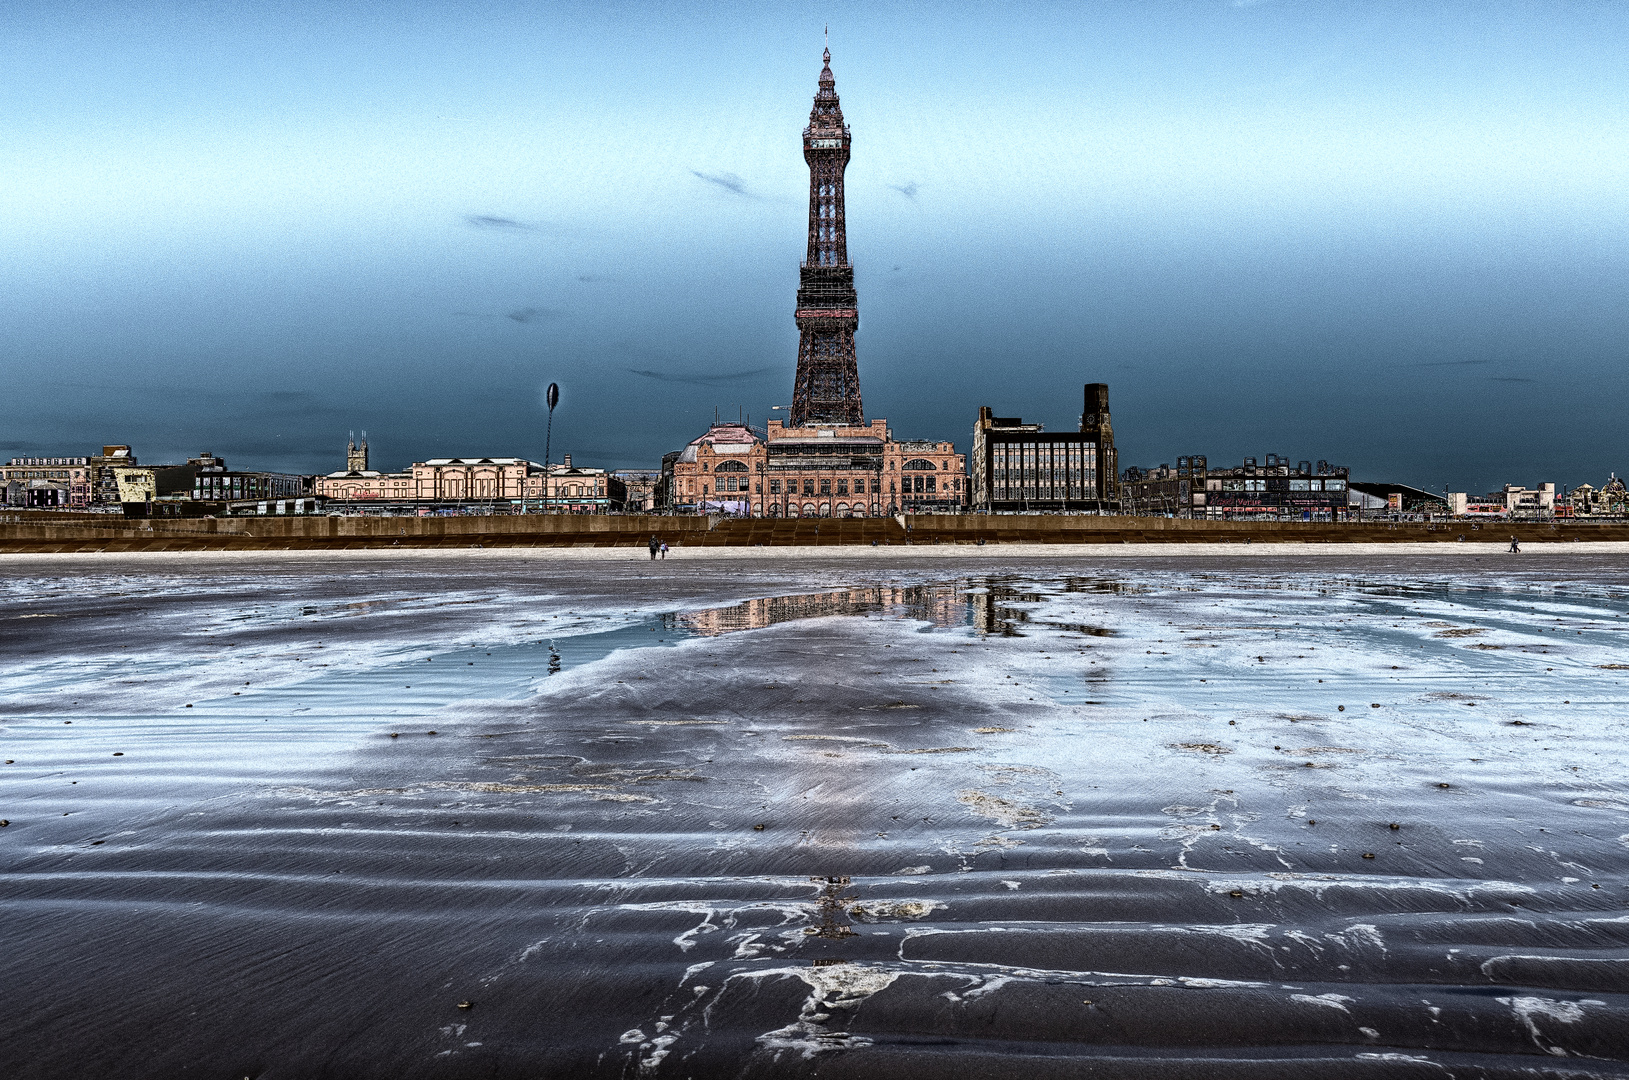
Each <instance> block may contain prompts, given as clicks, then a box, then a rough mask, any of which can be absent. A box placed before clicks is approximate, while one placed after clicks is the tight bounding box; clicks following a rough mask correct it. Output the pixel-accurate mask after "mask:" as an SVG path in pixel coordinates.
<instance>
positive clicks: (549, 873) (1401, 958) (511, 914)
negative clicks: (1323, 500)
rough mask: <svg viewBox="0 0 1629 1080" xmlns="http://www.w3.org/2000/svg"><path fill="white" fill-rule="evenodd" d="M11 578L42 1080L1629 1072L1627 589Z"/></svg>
mask: <svg viewBox="0 0 1629 1080" xmlns="http://www.w3.org/2000/svg"><path fill="white" fill-rule="evenodd" d="M5 569H6V573H5V576H4V578H3V579H0V589H3V590H4V593H3V595H4V597H5V605H4V612H5V614H4V616H3V619H0V627H3V629H4V634H3V636H0V700H3V701H4V706H3V709H4V711H3V714H0V754H3V757H4V759H5V760H6V761H7V762H8V763H7V764H5V765H3V766H0V819H4V820H6V821H7V822H8V824H7V825H6V826H5V827H3V828H0V868H3V872H4V873H3V877H0V905H3V910H4V913H5V916H4V925H5V947H4V950H3V951H0V988H3V989H0V994H3V997H4V1002H5V1008H4V1010H3V1012H0V1017H3V1019H0V1030H3V1031H4V1034H5V1036H6V1045H7V1047H8V1052H7V1058H8V1072H9V1073H10V1074H11V1075H18V1076H24V1077H58V1076H83V1075H101V1076H140V1077H147V1076H152V1077H159V1076H163V1077H172V1076H178V1075H207V1076H253V1077H311V1076H334V1077H403V1076H412V1077H418V1076H424V1077H465V1076H470V1077H474V1076H480V1077H494V1076H496V1077H511V1076H514V1077H520V1076H528V1077H535V1076H554V1075H559V1076H567V1075H571V1076H616V1077H622V1076H627V1077H633V1076H658V1077H660V1076H675V1077H682V1076H695V1077H711V1076H746V1077H751V1076H777V1077H778V1076H795V1075H816V1074H818V1075H821V1076H838V1077H845V1076H853V1077H872V1076H889V1075H932V1076H967V1077H974V1076H978V1077H986V1076H1023V1077H1025V1078H1026V1080H1029V1078H1036V1077H1054V1076H1056V1077H1064V1076H1070V1077H1073V1076H1123V1077H1142V1076H1147V1077H1189V1076H1193V1077H1198V1076H1206V1077H1211V1076H1238V1077H1258V1076H1285V1077H1290V1076H1296V1077H1300V1076H1313V1075H1316V1076H1388V1077H1389V1076H1409V1077H1411V1076H1416V1075H1418V1076H1443V1075H1451V1076H1493V1077H1503V1076H1512V1077H1514V1076H1557V1077H1562V1076H1565V1077H1586V1076H1624V1075H1629V992H1626V991H1629V909H1626V906H1625V891H1626V889H1629V762H1626V761H1625V757H1626V753H1625V745H1626V738H1625V737H1626V734H1629V707H1626V706H1629V700H1626V699H1629V693H1626V686H1629V683H1626V680H1629V650H1626V649H1625V648H1624V643H1625V641H1626V640H1629V638H1626V631H1629V574H1625V572H1624V570H1623V569H1621V568H1620V566H1619V565H1618V560H1617V559H1615V558H1612V557H1603V556H1599V555H1592V556H1573V557H1566V556H1552V557H1547V558H1546V559H1544V560H1543V561H1537V560H1535V561H1529V562H1523V561H1518V560H1510V561H1505V560H1496V559H1491V558H1483V559H1481V560H1480V561H1479V560H1477V559H1472V558H1468V557H1465V558H1453V557H1446V556H1444V557H1436V558H1432V559H1429V560H1420V559H1416V560H1413V561H1409V560H1407V559H1403V558H1385V557H1363V558H1353V559H1350V560H1344V561H1343V560H1338V559H1334V558H1324V559H1322V560H1320V561H1319V562H1318V563H1317V565H1315V566H1313V567H1306V566H1304V565H1296V564H1294V562H1293V561H1287V560H1280V559H1275V558H1272V557H1256V558H1250V559H1242V558H1241V559H1236V560H1232V561H1222V560H1219V559H1211V560H1206V561H1192V560H1190V561H1188V562H1186V563H1182V562H1177V561H1172V560H1161V559H1157V558H1147V559H1127V558H1117V559H1113V560H1098V561H1096V562H1094V561H1093V560H1092V559H1091V558H1090V557H1089V556H1072V557H1071V556H1065V557H1059V558H1048V559H1033V560H1013V561H1012V562H1011V563H1006V564H996V565H993V564H992V563H991V561H990V560H988V559H980V560H978V562H977V565H972V564H971V563H970V564H968V565H965V566H963V565H958V564H957V563H956V562H954V561H953V560H941V561H939V562H937V563H935V564H933V565H929V566H922V565H916V566H910V567H907V568H901V567H900V566H890V565H889V564H888V563H886V562H885V561H882V560H878V561H876V562H875V563H874V564H866V565H855V564H853V563H852V562H850V563H848V564H841V565H840V564H837V563H827V562H822V561H820V560H818V559H812V558H811V559H801V560H796V561H790V560H789V561H788V562H787V563H786V564H785V565H783V566H779V567H770V566H767V565H765V564H763V563H762V562H757V563H753V564H751V565H745V564H736V563H732V562H730V561H729V560H728V559H711V560H707V561H699V560H698V561H694V562H684V561H680V560H678V559H671V560H670V561H668V562H667V563H658V564H656V565H654V566H652V565H648V564H643V563H633V562H627V561H610V560H608V561H606V562H604V563H595V562H592V561H579V562H576V563H573V564H571V565H570V566H562V565H561V564H559V563H558V562H550V561H549V560H548V559H547V558H546V557H537V556H528V555H526V554H494V553H482V554H480V555H479V556H462V557H461V556H449V555H440V554H437V555H434V556H430V555H418V556H414V557H390V556H381V555H377V554H372V553H366V554H364V553H358V554H356V555H353V556H347V557H336V556H316V557H306V558H299V559H285V560H281V561H278V562H276V563H273V564H271V565H269V566H256V565H255V564H253V563H251V562H248V561H244V560H233V559H226V558H218V559H211V558H207V557H205V558H199V557H196V556H193V557H187V558H185V559H173V560H172V559H165V558H147V559H129V558H124V559H119V560H112V559H101V560H98V559H93V558H85V559H71V560H70V559H58V560H18V561H16V562H13V563H10V564H7V566H6V568H5Z"/></svg>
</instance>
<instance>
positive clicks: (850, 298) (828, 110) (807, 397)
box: [788, 48, 865, 427]
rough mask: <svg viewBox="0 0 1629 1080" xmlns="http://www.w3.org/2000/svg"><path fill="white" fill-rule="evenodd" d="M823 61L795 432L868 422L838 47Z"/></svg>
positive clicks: (811, 150) (814, 118) (809, 142)
mask: <svg viewBox="0 0 1629 1080" xmlns="http://www.w3.org/2000/svg"><path fill="white" fill-rule="evenodd" d="M821 57H822V60H823V61H824V65H825V66H824V67H822V68H821V69H820V80H819V90H818V91H817V92H816V93H815V99H814V107H813V108H812V109H811V110H810V111H809V126H808V127H806V128H804V129H803V160H805V161H806V162H808V163H809V248H808V254H807V256H806V258H805V260H804V263H803V266H802V269H801V270H800V271H799V288H798V306H797V314H796V319H797V324H798V372H797V380H796V382H795V383H794V385H793V388H792V411H791V416H790V418H789V421H788V422H789V423H790V425H791V426H793V427H802V426H804V425H806V424H861V423H864V422H865V420H864V409H863V408H862V407H861V402H860V375H859V367H858V364H857V362H856V361H855V357H854V331H855V329H856V328H857V327H858V326H859V322H860V319H859V310H858V298H857V296H856V294H855V292H854V268H853V267H852V266H850V265H849V261H848V229H847V224H846V222H845V219H844V213H843V173H844V171H845V170H846V169H847V168H848V159H849V143H850V136H849V129H848V125H847V124H845V123H844V122H843V108H842V104H841V103H840V102H839V100H838V98H837V80H836V78H835V77H834V76H833V75H832V73H831V49H830V48H827V49H826V50H825V51H824V52H823V53H822V54H821Z"/></svg>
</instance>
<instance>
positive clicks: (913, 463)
mask: <svg viewBox="0 0 1629 1080" xmlns="http://www.w3.org/2000/svg"><path fill="white" fill-rule="evenodd" d="M902 468H905V469H915V470H917V471H922V472H931V471H932V470H933V469H934V468H936V466H935V465H934V464H933V462H931V461H929V460H928V459H927V458H912V459H911V460H909V461H907V462H906V463H905V464H904V465H903V466H902Z"/></svg>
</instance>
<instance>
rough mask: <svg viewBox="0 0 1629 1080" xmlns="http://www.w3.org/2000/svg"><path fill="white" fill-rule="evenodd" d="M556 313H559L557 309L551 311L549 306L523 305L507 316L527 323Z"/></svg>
mask: <svg viewBox="0 0 1629 1080" xmlns="http://www.w3.org/2000/svg"><path fill="white" fill-rule="evenodd" d="M558 314H560V313H559V312H558V311H552V310H550V309H549V308H535V307H523V308H521V309H520V310H519V311H511V312H510V313H509V318H511V319H513V320H515V321H516V322H518V323H529V322H536V321H537V320H539V319H547V318H551V317H553V316H555V315H558Z"/></svg>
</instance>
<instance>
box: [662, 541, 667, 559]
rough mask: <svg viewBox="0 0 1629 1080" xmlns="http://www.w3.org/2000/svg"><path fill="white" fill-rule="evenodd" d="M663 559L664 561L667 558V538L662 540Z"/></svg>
mask: <svg viewBox="0 0 1629 1080" xmlns="http://www.w3.org/2000/svg"><path fill="white" fill-rule="evenodd" d="M662 559H663V561H664V562H665V561H666V560H667V541H666V540H663V541H662Z"/></svg>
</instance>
